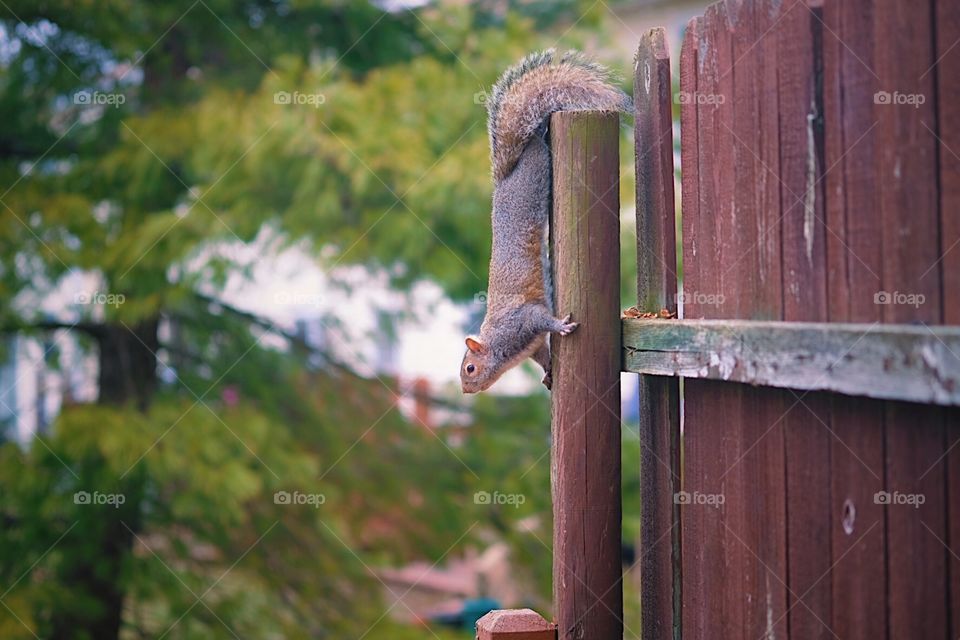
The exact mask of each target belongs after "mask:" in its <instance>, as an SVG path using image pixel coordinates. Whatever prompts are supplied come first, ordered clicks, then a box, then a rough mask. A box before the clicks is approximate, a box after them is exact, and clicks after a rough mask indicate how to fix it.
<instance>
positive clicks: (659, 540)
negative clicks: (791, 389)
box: [634, 29, 680, 640]
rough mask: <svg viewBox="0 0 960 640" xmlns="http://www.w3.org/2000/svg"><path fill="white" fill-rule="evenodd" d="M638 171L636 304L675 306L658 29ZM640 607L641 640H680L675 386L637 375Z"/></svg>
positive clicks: (668, 124) (668, 92)
mask: <svg viewBox="0 0 960 640" xmlns="http://www.w3.org/2000/svg"><path fill="white" fill-rule="evenodd" d="M634 104H635V106H636V124H635V128H634V131H635V136H636V138H635V145H636V167H637V181H636V184H637V265H638V267H637V271H638V280H637V300H638V306H639V307H640V308H641V309H646V310H649V311H658V310H660V309H663V308H666V309H669V310H670V311H675V310H676V308H677V300H676V293H677V275H676V264H677V256H676V235H675V229H676V219H675V211H674V193H673V188H674V178H673V118H672V108H671V107H672V89H671V81H670V57H669V52H668V50H667V43H666V37H665V34H664V31H663V29H654V30H652V31H650V32H648V33H647V34H646V35H644V37H643V38H641V40H640V44H639V47H638V50H637V58H636V76H635V79H634ZM639 394H640V445H641V448H640V452H641V453H640V493H641V520H640V546H639V550H638V552H639V555H640V561H639V564H640V590H641V595H640V606H641V620H642V635H643V637H644V638H649V639H650V640H653V639H656V638H669V637H671V636H672V637H676V638H679V637H680V617H679V616H680V609H679V602H680V584H679V580H678V578H679V573H680V527H679V519H680V509H679V505H677V504H675V502H674V499H673V498H674V495H675V494H676V492H677V491H678V490H679V488H680V392H679V381H678V380H676V379H670V378H658V377H654V376H641V377H640V385H639Z"/></svg>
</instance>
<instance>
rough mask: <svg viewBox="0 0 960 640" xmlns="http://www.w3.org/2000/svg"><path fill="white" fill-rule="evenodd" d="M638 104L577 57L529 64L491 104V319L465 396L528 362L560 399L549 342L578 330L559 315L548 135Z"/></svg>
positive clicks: (471, 346)
mask: <svg viewBox="0 0 960 640" xmlns="http://www.w3.org/2000/svg"><path fill="white" fill-rule="evenodd" d="M630 105H631V101H630V98H629V97H628V96H627V95H626V94H625V93H624V92H623V91H621V90H620V89H619V88H617V87H615V86H614V85H613V84H611V80H610V73H609V72H608V71H607V69H605V68H604V67H602V66H600V65H598V64H596V63H593V62H590V61H589V60H587V59H586V58H584V57H583V56H582V55H581V54H579V53H577V52H574V51H571V52H568V53H566V54H564V55H562V56H557V55H556V54H555V52H554V51H553V50H552V49H550V50H547V51H542V52H537V53H533V54H531V55H528V56H527V57H525V58H524V59H523V60H521V61H520V62H519V63H517V64H516V65H515V66H513V67H511V68H510V69H508V70H507V71H505V72H504V74H503V75H502V76H501V77H500V80H499V81H497V83H496V85H495V86H494V88H493V92H492V94H491V95H490V99H489V100H488V103H487V115H488V122H487V129H488V133H489V135H490V160H491V165H492V173H493V213H492V216H491V217H492V220H493V248H492V251H491V256H490V275H489V285H488V288H487V312H486V315H485V317H484V319H483V323H482V324H481V326H480V332H479V334H478V335H470V336H467V338H466V345H467V352H466V354H464V356H463V362H462V363H461V365H460V382H461V386H462V389H463V392H464V393H477V392H479V391H484V390H486V389H488V388H489V387H490V385H492V384H493V383H494V382H496V381H497V380H498V379H499V378H500V376H501V375H503V373H504V372H506V371H507V370H508V369H510V368H511V367H514V366H516V365H517V364H519V363H520V362H522V361H523V360H524V359H526V358H528V357H529V358H533V360H534V361H535V362H537V363H538V364H539V365H540V366H541V367H543V372H544V375H543V381H542V382H543V384H544V386H545V387H547V389H550V386H551V383H552V375H551V370H550V343H549V341H548V339H547V338H548V335H549V334H550V333H557V334H559V335H562V336H566V335H569V334H570V333H572V332H573V331H574V330H575V329H576V328H577V326H578V323H576V322H573V319H572V317H571V316H570V315H569V314H568V315H566V316H565V317H563V318H558V317H556V315H554V310H553V283H552V270H551V267H550V256H549V251H548V238H549V232H548V231H549V230H548V227H549V221H550V206H551V195H552V194H551V188H552V177H551V156H550V147H549V144H548V137H547V127H548V124H549V121H550V114H552V113H554V112H555V111H576V110H608V111H627V110H629V109H630Z"/></svg>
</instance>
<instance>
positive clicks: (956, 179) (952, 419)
mask: <svg viewBox="0 0 960 640" xmlns="http://www.w3.org/2000/svg"><path fill="white" fill-rule="evenodd" d="M934 11H935V12H936V13H935V20H934V23H935V24H936V29H937V31H936V44H937V49H936V51H935V53H934V55H935V56H936V60H937V62H936V66H935V67H934V69H933V70H932V71H931V73H935V74H936V76H935V78H936V84H937V92H936V93H937V124H938V127H937V131H938V135H939V144H938V146H937V151H938V161H939V165H940V250H941V257H942V261H941V263H940V265H939V269H940V273H941V275H942V278H943V283H942V290H943V321H944V323H945V324H960V156H958V155H957V154H960V47H957V46H954V45H955V43H957V42H958V41H960V4H958V3H957V2H954V1H952V0H936V3H935V6H934ZM946 429H947V441H946V446H947V451H948V454H947V459H946V465H947V469H946V473H947V482H946V487H947V488H946V495H945V496H944V499H945V500H946V504H947V535H948V538H947V540H948V541H949V542H948V544H949V545H950V549H949V553H948V554H947V557H946V562H947V573H948V575H949V580H950V581H949V589H950V602H949V617H950V620H951V623H952V625H953V629H952V633H951V637H952V638H960V411H957V410H956V409H953V410H950V411H948V413H947V421H946Z"/></svg>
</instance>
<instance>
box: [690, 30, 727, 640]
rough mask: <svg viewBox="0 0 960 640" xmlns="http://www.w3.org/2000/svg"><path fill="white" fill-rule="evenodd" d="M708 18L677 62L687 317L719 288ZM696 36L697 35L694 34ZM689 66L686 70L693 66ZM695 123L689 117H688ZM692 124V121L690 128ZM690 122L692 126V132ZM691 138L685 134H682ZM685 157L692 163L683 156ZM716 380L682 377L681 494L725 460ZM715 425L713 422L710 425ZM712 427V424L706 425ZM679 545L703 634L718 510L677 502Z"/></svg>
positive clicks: (710, 482)
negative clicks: (714, 399) (714, 404)
mask: <svg viewBox="0 0 960 640" xmlns="http://www.w3.org/2000/svg"><path fill="white" fill-rule="evenodd" d="M714 21H715V19H714V18H713V16H712V14H711V12H710V11H708V12H707V14H706V15H705V16H704V17H703V18H701V19H698V20H697V21H696V22H695V23H694V24H693V25H691V26H692V27H693V34H692V36H691V38H688V40H687V51H686V56H685V57H684V58H683V61H682V62H681V64H684V63H687V67H686V69H684V70H681V82H683V83H684V85H685V86H684V87H682V90H683V93H682V94H681V97H682V99H683V100H684V102H685V104H684V115H685V116H686V123H681V126H682V127H686V128H685V129H684V132H683V135H684V136H685V137H684V138H683V139H682V141H681V144H683V145H687V148H686V149H685V150H684V153H683V155H682V156H681V159H682V160H684V164H683V165H681V169H682V171H683V191H684V198H685V199H687V200H688V201H689V200H690V199H691V198H692V197H693V195H694V194H696V197H697V202H696V206H695V208H693V207H691V211H690V212H691V214H692V215H691V216H690V218H689V219H688V218H687V210H686V209H684V211H683V225H684V243H685V244H686V245H687V246H691V247H692V248H693V251H691V252H690V253H689V254H685V258H684V283H683V291H684V301H683V303H684V304H683V308H684V316H685V317H688V318H690V317H704V311H705V310H706V309H707V307H704V306H702V305H700V304H699V302H698V298H697V297H691V296H688V292H690V291H691V290H692V287H696V290H697V291H712V292H714V293H717V292H718V291H719V265H718V257H717V250H716V243H715V235H716V234H715V233H714V227H715V218H714V211H715V210H716V199H715V189H714V187H713V176H714V159H715V154H714V151H715V148H716V138H717V136H716V129H717V125H716V124H715V116H716V112H717V107H716V103H715V101H712V102H711V104H706V103H705V102H703V101H702V98H703V97H704V96H707V95H711V96H712V95H716V93H717V79H718V77H719V71H718V62H717V51H716V45H715V36H714V33H713V32H714V27H713V22H714ZM693 37H695V39H693ZM691 64H692V65H693V69H692V70H691V68H690V65H691ZM691 121H692V122H691ZM691 125H692V126H691ZM694 127H695V129H696V130H695V131H692V130H691V129H693V128H694ZM686 136H690V137H686ZM688 159H689V161H688ZM721 388H722V387H721V385H716V384H711V383H709V382H703V381H694V380H686V381H685V382H684V434H683V458H684V472H683V492H684V493H683V495H684V496H689V495H691V494H694V493H695V492H698V491H699V492H702V493H719V492H720V486H719V477H720V475H721V474H722V472H723V470H722V466H721V462H720V460H719V455H718V451H722V449H721V448H720V445H721V438H722V437H723V433H722V429H720V428H718V426H719V425H723V424H725V421H724V420H723V418H724V416H723V415H721V412H720V411H713V412H712V411H711V402H710V395H711V393H712V392H713V391H714V390H719V389H721ZM711 423H712V424H711ZM711 427H712V428H711ZM680 520H681V525H682V527H681V538H682V540H681V548H682V552H681V555H682V567H683V587H682V589H683V612H682V618H683V622H682V624H683V631H684V634H686V636H687V637H691V638H702V637H707V636H709V635H711V634H714V635H716V634H717V633H720V632H722V631H720V630H719V626H720V624H721V623H722V620H723V613H724V606H723V597H724V575H723V543H722V538H721V533H720V532H721V531H723V526H722V525H721V524H720V512H719V510H718V509H713V508H710V509H708V508H705V507H703V506H697V507H696V508H694V505H690V504H682V505H681V507H680Z"/></svg>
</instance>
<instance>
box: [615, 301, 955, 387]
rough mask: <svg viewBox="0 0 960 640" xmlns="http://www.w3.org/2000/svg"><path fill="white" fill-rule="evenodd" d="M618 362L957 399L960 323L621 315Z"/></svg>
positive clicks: (709, 375)
mask: <svg viewBox="0 0 960 640" xmlns="http://www.w3.org/2000/svg"><path fill="white" fill-rule="evenodd" d="M623 368H624V371H632V372H634V373H642V374H648V375H656V376H682V377H685V378H701V379H706V380H727V381H732V382H744V383H748V384H753V385H761V386H767V387H781V388H789V389H801V390H805V391H836V392H839V393H843V394H847V395H855V396H866V397H869V398H880V399H886V400H906V401H910V402H923V403H926V404H938V405H947V406H960V327H944V326H929V327H928V326H913V325H881V324H854V323H851V324H837V323H819V322H766V321H750V320H645V319H624V320H623Z"/></svg>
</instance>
